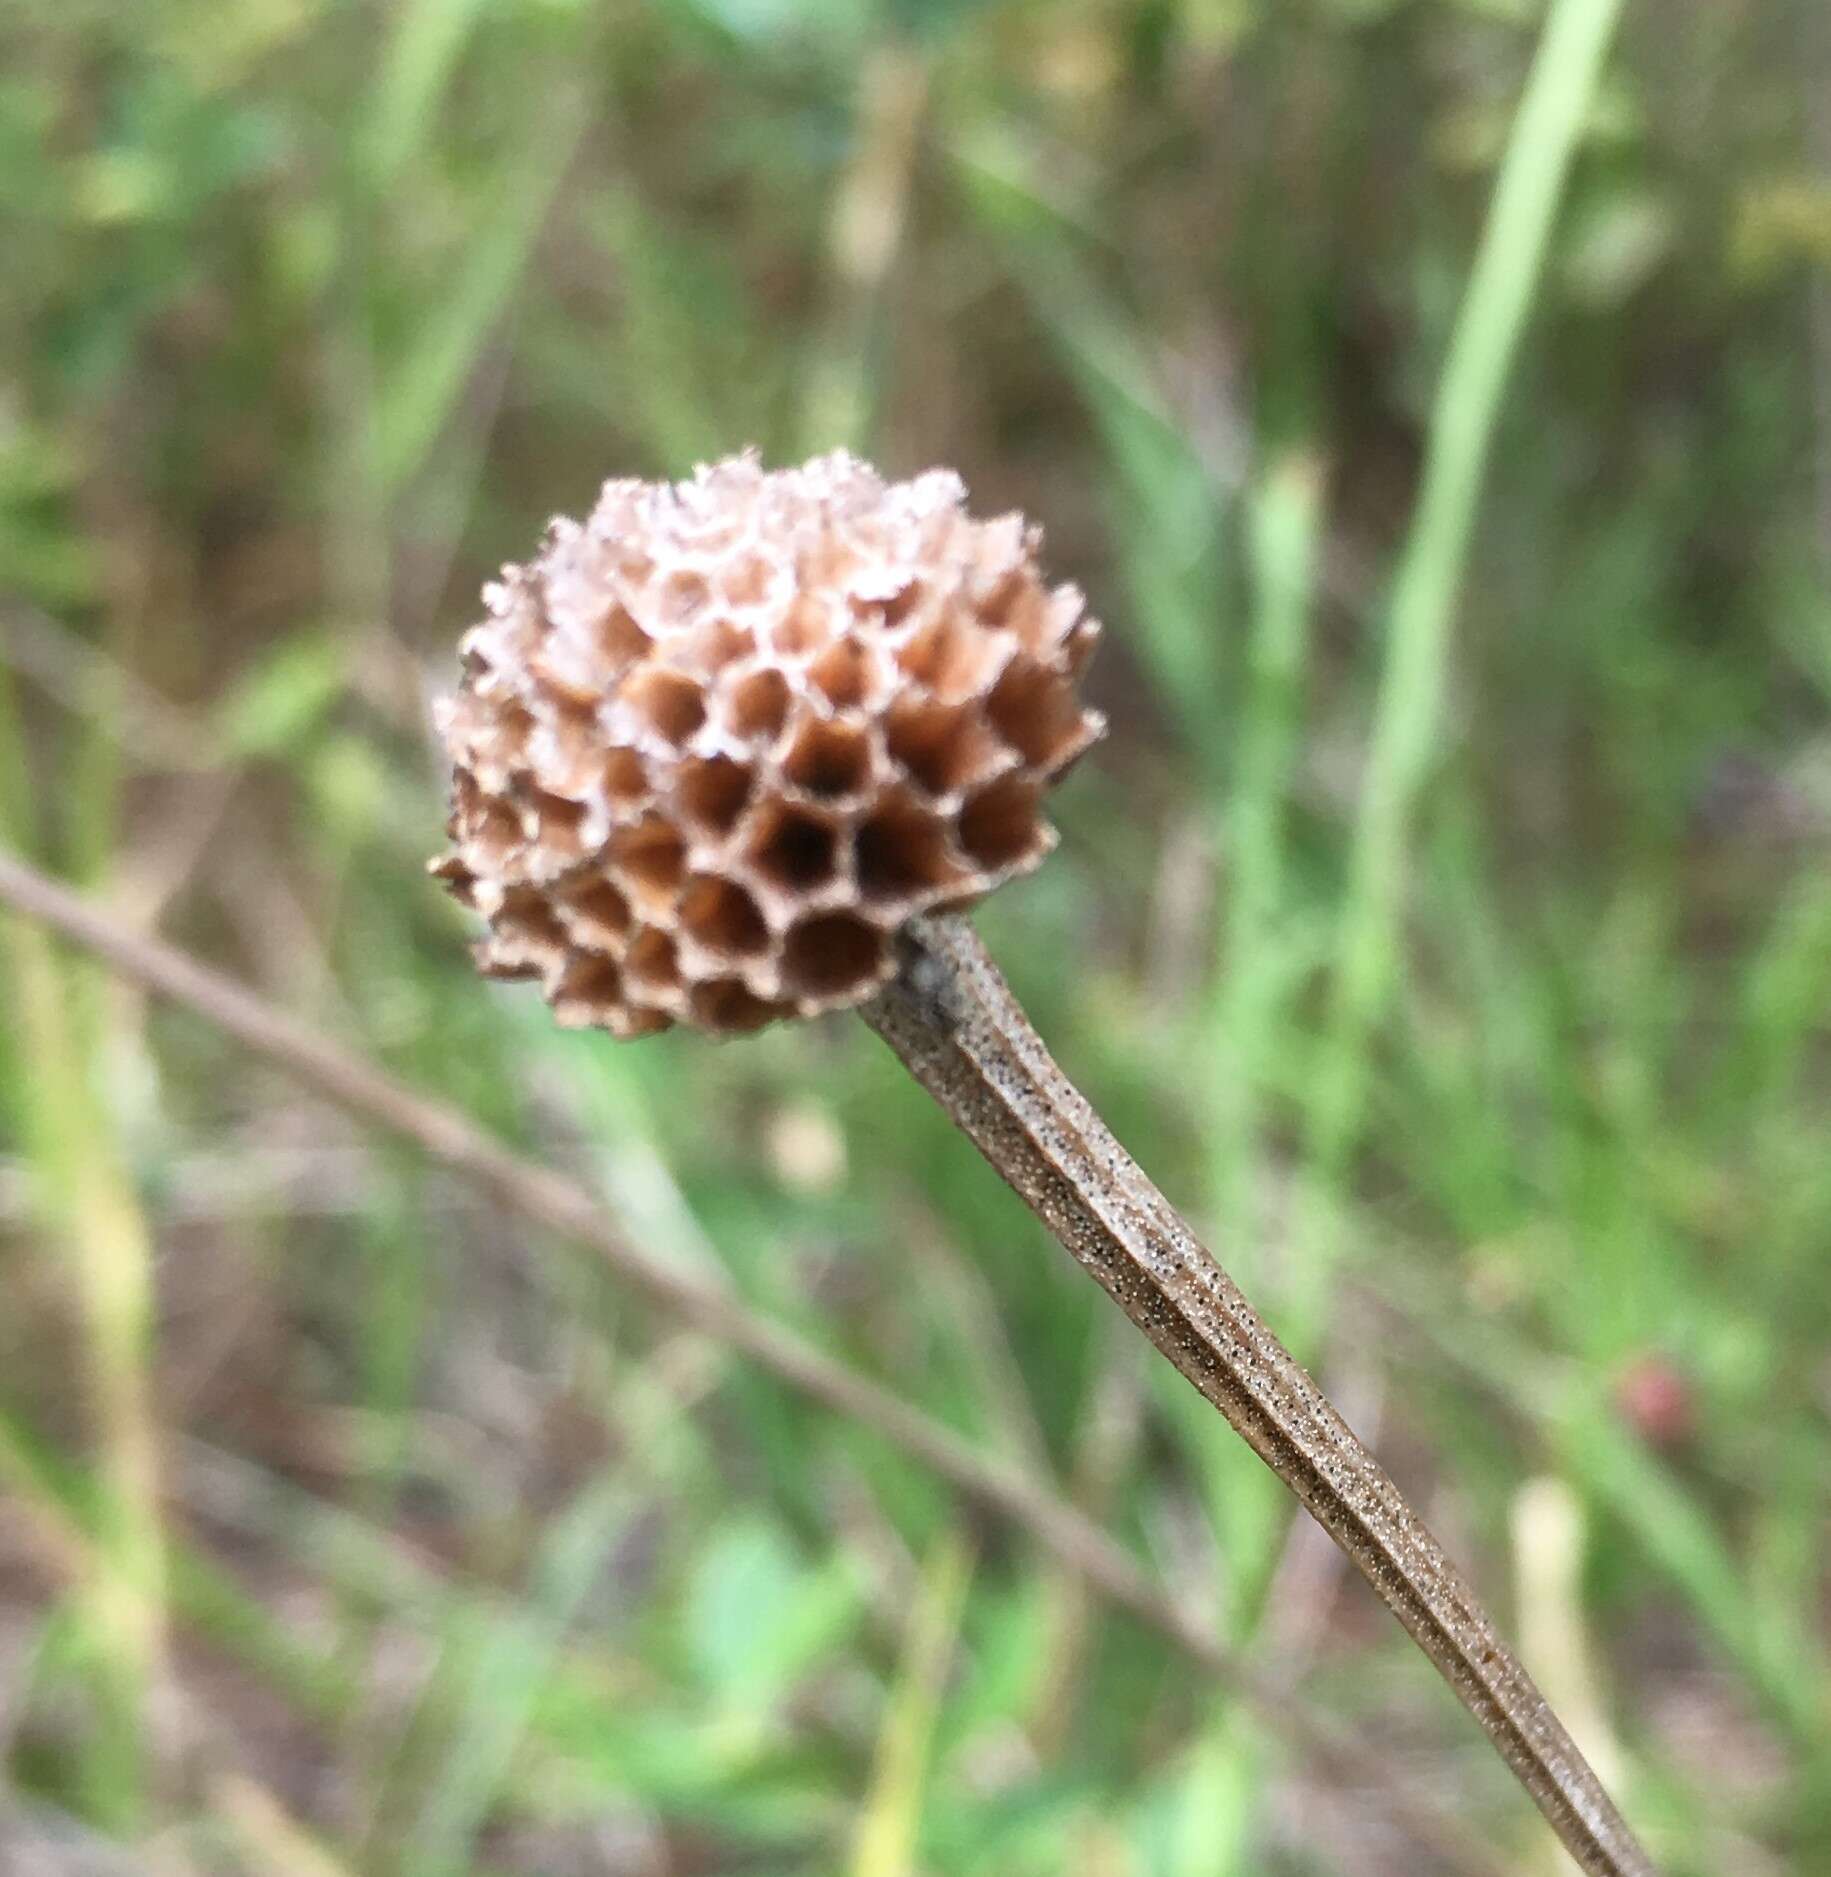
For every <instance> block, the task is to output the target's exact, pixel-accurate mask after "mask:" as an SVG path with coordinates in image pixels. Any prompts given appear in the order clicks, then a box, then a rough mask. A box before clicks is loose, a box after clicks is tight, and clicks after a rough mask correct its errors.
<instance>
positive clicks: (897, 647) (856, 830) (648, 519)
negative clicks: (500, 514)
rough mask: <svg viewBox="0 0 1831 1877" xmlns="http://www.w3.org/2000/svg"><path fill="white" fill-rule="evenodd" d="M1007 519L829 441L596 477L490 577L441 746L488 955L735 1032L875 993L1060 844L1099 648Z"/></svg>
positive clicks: (465, 893) (459, 853) (578, 1009)
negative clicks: (801, 452) (693, 467)
mask: <svg viewBox="0 0 1831 1877" xmlns="http://www.w3.org/2000/svg"><path fill="white" fill-rule="evenodd" d="M1040 544H1041V535H1040V532H1039V531H1038V530H1037V529H1036V528H1034V527H1032V526H1031V525H1029V524H1028V523H1027V522H1025V521H1024V519H1023V518H1022V517H1021V516H1019V515H1005V516H1000V517H998V518H997V519H995V520H991V521H976V520H974V519H973V518H972V517H971V516H969V515H968V514H967V512H966V507H965V490H964V488H963V487H962V485H961V482H960V479H959V478H958V477H957V476H955V475H953V474H952V473H951V472H949V471H946V470H933V471H930V472H929V473H928V474H926V475H922V476H918V477H916V478H915V479H914V480H913V481H910V482H894V483H886V482H884V481H883V480H882V479H881V478H880V477H879V476H878V475H877V474H876V472H875V471H873V470H872V469H871V468H870V467H869V466H868V465H867V464H865V463H862V462H860V461H859V460H858V459H857V458H855V457H852V456H848V455H846V454H844V453H836V454H834V455H830V456H822V457H817V458H815V459H814V460H813V461H812V462H810V463H807V464H805V465H804V466H803V467H802V468H799V469H788V470H780V471H775V472H766V471H765V470H764V469H763V468H762V466H761V465H760V463H759V462H758V460H757V459H756V457H755V456H754V455H748V454H747V455H744V456H739V457H733V458H730V459H728V460H726V461H724V462H721V463H718V464H715V465H713V466H711V467H709V468H702V469H700V470H699V472H698V473H697V474H696V475H695V476H694V477H693V479H692V480H691V481H688V482H679V483H674V484H666V483H644V482H634V481H619V482H610V483H606V484H605V486H604V491H603V494H602V495H601V496H600V497H599V499H598V505H597V507H596V508H595V509H594V510H593V511H592V514H591V516H590V518H589V519H588V520H587V521H585V522H584V523H583V524H581V523H578V522H574V521H566V520H560V521H555V522H554V523H553V525H552V526H551V528H549V530H548V532H547V537H546V540H545V542H544V543H543V544H542V547H541V550H540V552H539V553H538V554H537V555H536V556H535V558H534V559H533V560H532V561H530V562H528V563H527V564H526V565H525V566H520V567H508V568H505V569H504V571H503V576H502V579H501V580H500V581H499V582H497V583H495V584H493V585H492V586H490V587H489V588H487V589H486V590H485V594H484V603H485V606H486V608H487V616H486V617H485V618H484V620H483V621H482V622H481V623H480V624H479V625H476V626H474V627H472V628H471V630H470V631H469V632H468V633H466V634H465V637H464V640H463V644H462V648H461V650H462V656H463V664H464V672H463V679H462V682H461V684H460V686H459V689H458V693H457V695H456V696H455V697H454V698H451V699H450V700H448V701H446V702H445V703H444V704H443V705H442V707H441V709H440V714H439V727H440V730H441V732H442V734H443V736H444V738H445V742H446V745H447V748H448V749H449V751H450V754H451V759H452V766H453V782H452V804H451V818H450V821H449V823H448V832H449V833H450V836H451V841H452V848H451V851H450V852H449V853H448V854H447V855H446V856H445V857H444V858H442V859H440V860H438V861H436V862H434V864H433V871H434V873H435V874H437V875H438V876H439V877H440V878H441V879H443V880H444V882H445V884H446V885H447V887H448V888H449V889H450V890H451V891H452V892H453V893H454V894H455V895H456V896H457V897H458V898H459V899H460V900H462V901H463V902H464V903H465V904H466V905H469V906H471V907H474V908H475V909H476V910H477V911H478V912H480V913H481V914H482V915H483V917H484V918H485V920H487V922H488V925H489V935H488V937H487V938H486V939H485V940H484V941H483V942H482V944H481V945H480V946H479V947H478V963H479V965H480V967H481V969H482V970H483V971H484V972H485V973H486V974H487V975H489V976H491V977H501V978H530V979H538V980H539V982H540V985H541V989H542V992H543V994H544V995H545V997H546V999H547V1001H548V1002H549V1003H550V1004H551V1005H552V1006H553V1009H554V1012H555V1014H556V1015H557V1017H558V1018H559V1020H560V1022H562V1023H566V1024H574V1025H595V1026H597V1027H600V1028H603V1029H607V1030H610V1031H612V1032H614V1033H615V1034H616V1035H618V1036H639V1035H644V1034H646V1033H648V1032H649V1031H653V1030H660V1029H665V1028H667V1026H668V1025H669V1024H670V1023H675V1022H681V1023H689V1024H693V1025H696V1026H697V1027H699V1028H701V1029H705V1030H710V1031H715V1032H721V1033H733V1032H737V1031H743V1030H751V1029H756V1028H758V1027H759V1026H761V1025H762V1024H764V1023H767V1022H769V1021H770V1020H772V1019H773V1018H776V1017H786V1016H811V1015H814V1014H815V1013H817V1012H820V1011H823V1010H835V1009H841V1008H844V1007H846V1006H848V1005H852V1004H857V1003H861V1002H863V1001H864V1000H865V999H866V998H867V997H869V996H870V995H871V994H872V992H873V991H874V990H876V989H877V988H878V986H879V985H881V984H882V983H883V982H884V981H885V980H886V979H887V978H888V977H889V976H890V974H891V972H892V970H893V969H894V960H893V954H892V947H891V942H890V941H891V935H892V934H893V933H894V932H895V930H896V928H897V927H898V926H899V925H900V924H901V923H902V922H903V921H904V920H906V919H908V918H909V917H911V915H913V914H915V913H918V912H928V911H935V910H939V909H944V908H945V909H953V908H958V907H963V906H968V905H971V904H972V903H973V902H974V901H975V900H978V899H979V898H980V897H982V896H983V895H984V894H985V893H987V892H989V891H990V890H991V889H992V888H993V887H994V886H997V885H998V884H1000V882H1002V881H1004V880H1008V879H1010V878H1011V877H1012V876H1013V875H1015V874H1020V873H1026V872H1028V871H1029V870H1030V869H1031V868H1032V867H1034V866H1036V865H1037V864H1038V862H1039V861H1041V859H1042V858H1043V856H1044V855H1045V854H1046V853H1047V852H1048V851H1049V849H1050V847H1051V846H1052V845H1053V844H1054V840H1055V833H1054V830H1053V829H1052V828H1051V827H1050V826H1049V824H1048V823H1047V822H1046V821H1045V820H1044V819H1043V817H1042V814H1041V803H1042V798H1043V795H1044V792H1045V791H1046V790H1047V789H1048V788H1049V786H1050V785H1051V784H1052V783H1053V782H1055V781H1056V780H1057V779H1058V778H1059V777H1060V776H1061V775H1062V773H1063V772H1064V771H1065V770H1066V769H1067V768H1068V766H1069V765H1070V764H1071V763H1072V762H1073V761H1074V760H1075V758H1076V757H1078V756H1079V755H1080V754H1081V753H1082V752H1083V751H1084V750H1085V749H1087V747H1088V746H1089V745H1090V744H1091V743H1092V742H1093V741H1094V740H1095V738H1097V737H1098V736H1099V735H1100V732H1101V730H1102V728H1103V725H1102V723H1101V720H1100V718H1099V717H1098V716H1097V715H1096V714H1095V713H1094V712H1092V711H1089V710H1087V709H1084V708H1083V706H1082V704H1081V701H1080V697H1079V692H1078V685H1079V680H1080V676H1081V673H1082V671H1083V669H1084V668H1085V666H1086V663H1087V660H1088V658H1089V656H1090V654H1091V653H1092V651H1093V648H1094V643H1095V641H1096V639H1097V637H1098V635H1099V627H1098V625H1097V623H1096V622H1095V621H1094V620H1092V619H1090V618H1088V617H1087V615H1086V613H1085V612H1084V610H1083V606H1082V599H1081V595H1080V593H1079V592H1078V591H1077V590H1076V589H1075V588H1073V587H1070V586H1054V587H1052V586H1050V585H1048V584H1047V583H1046V582H1045V580H1044V579H1043V577H1042V575H1041V573H1040V572H1039V571H1038V568H1037V562H1036V556H1037V550H1038V548H1039V546H1040Z"/></svg>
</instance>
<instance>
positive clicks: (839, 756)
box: [782, 716, 871, 801]
mask: <svg viewBox="0 0 1831 1877" xmlns="http://www.w3.org/2000/svg"><path fill="white" fill-rule="evenodd" d="M782 773H783V775H785V776H786V777H787V778H788V780H789V781H790V782H792V783H793V784H794V785H795V787H796V788H798V789H802V790H804V791H805V792H806V793H807V794H809V795H815V796H818V797H819V798H820V799H821V800H823V801H836V800H838V799H839V798H840V797H842V796H847V795H856V794H857V793H858V792H859V790H860V789H862V788H863V787H864V786H865V784H866V783H867V782H868V781H869V780H870V779H871V736H870V732H869V731H867V730H866V729H864V728H863V726H862V725H859V724H851V723H838V722H835V721H833V720H831V719H828V718H822V717H812V716H810V717H806V718H804V719H803V720H802V722H801V723H800V724H799V725H798V726H797V727H796V729H795V731H794V733H793V734H792V735H791V737H790V738H789V745H788V753H787V755H785V756H784V757H783V758H782Z"/></svg>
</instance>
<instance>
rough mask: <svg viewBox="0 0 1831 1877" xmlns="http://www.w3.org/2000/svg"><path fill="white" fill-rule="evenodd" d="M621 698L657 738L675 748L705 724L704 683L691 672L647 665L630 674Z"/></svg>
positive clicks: (624, 684)
mask: <svg viewBox="0 0 1831 1877" xmlns="http://www.w3.org/2000/svg"><path fill="white" fill-rule="evenodd" d="M618 695H619V696H620V697H621V699H622V701H623V702H624V703H625V704H627V705H628V706H629V707H630V709H631V710H633V711H634V712H635V713H636V715H637V717H638V718H640V719H641V721H642V722H643V723H644V724H645V725H646V726H647V727H648V728H649V729H650V730H652V731H653V732H654V733H655V735H656V736H658V737H660V738H661V740H662V741H663V742H664V743H671V744H672V745H673V746H674V748H676V749H679V748H680V747H681V745H682V744H684V743H685V742H686V741H687V739H688V738H689V737H690V736H691V735H692V734H693V732H694V731H695V730H697V729H698V728H699V726H700V725H701V724H702V723H704V722H705V721H706V696H705V683H704V680H703V679H700V678H696V677H694V676H693V675H692V673H691V672H686V671H670V670H668V669H667V668H665V667H664V666H659V665H648V666H645V667H644V668H643V669H642V670H641V671H634V672H631V673H630V675H629V676H628V677H627V678H625V679H624V681H623V689H622V690H621V692H619V694H618Z"/></svg>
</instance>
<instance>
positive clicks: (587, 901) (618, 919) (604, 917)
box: [559, 880, 631, 950]
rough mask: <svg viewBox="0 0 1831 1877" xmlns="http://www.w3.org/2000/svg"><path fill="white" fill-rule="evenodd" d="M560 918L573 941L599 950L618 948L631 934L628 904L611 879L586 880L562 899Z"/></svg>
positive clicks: (568, 891) (564, 894) (562, 896)
mask: <svg viewBox="0 0 1831 1877" xmlns="http://www.w3.org/2000/svg"><path fill="white" fill-rule="evenodd" d="M559 904H560V916H561V918H562V919H563V920H564V921H565V923H566V925H567V927H568V929H569V930H570V931H571V934H572V936H573V938H574V939H576V940H577V941H578V942H579V943H580V944H581V945H593V946H596V947H597V948H598V949H599V950H604V949H607V948H609V947H612V946H615V945H617V944H618V943H620V942H621V940H622V939H623V937H624V935H625V934H626V933H627V932H628V931H629V928H630V919H631V914H630V910H629V901H628V900H627V899H625V898H624V897H623V895H622V894H621V893H619V892H618V891H617V889H616V888H615V887H614V886H612V885H611V883H610V882H609V881H608V880H584V881H580V882H579V883H578V884H576V885H574V886H571V887H568V888H567V889H566V890H565V892H564V893H563V894H562V895H561V896H560V902H559Z"/></svg>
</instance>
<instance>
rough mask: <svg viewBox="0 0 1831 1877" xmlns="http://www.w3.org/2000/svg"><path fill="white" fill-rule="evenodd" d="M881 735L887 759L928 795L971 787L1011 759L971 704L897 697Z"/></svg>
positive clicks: (976, 706) (944, 793) (930, 698)
mask: <svg viewBox="0 0 1831 1877" xmlns="http://www.w3.org/2000/svg"><path fill="white" fill-rule="evenodd" d="M884 737H885V741H886V743H887V744H888V746H889V750H890V755H891V759H892V760H893V761H895V762H897V763H900V764H901V765H902V767H903V768H904V769H906V770H907V771H908V772H909V774H910V775H911V776H912V777H913V778H914V780H915V781H916V783H917V784H918V785H919V786H920V787H922V788H924V789H926V790H927V791H928V793H929V794H930V795H951V794H953V793H954V792H955V791H956V790H957V789H969V788H972V787H974V786H975V785H976V784H978V783H981V782H985V781H988V780H989V779H990V778H991V777H992V776H994V775H996V774H997V773H998V771H999V770H1000V769H1001V768H1008V767H1009V766H1010V765H1011V763H1012V761H1013V757H1012V755H1011V752H1010V751H1009V750H1008V749H1006V748H1005V746H1004V745H1003V744H1002V743H1000V742H999V740H998V738H997V737H996V736H994V735H993V733H992V731H991V729H990V728H989V727H988V725H987V724H986V721H985V716H984V713H983V712H982V711H981V710H980V708H979V707H978V705H977V704H973V703H966V704H943V703H940V702H938V701H937V700H936V699H934V698H932V697H899V698H898V699H897V700H896V701H895V702H894V703H893V704H892V705H891V706H890V709H889V712H888V713H887V715H886V716H885V719H884Z"/></svg>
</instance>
